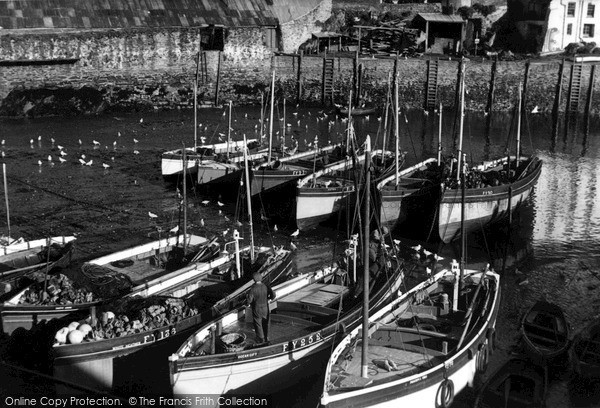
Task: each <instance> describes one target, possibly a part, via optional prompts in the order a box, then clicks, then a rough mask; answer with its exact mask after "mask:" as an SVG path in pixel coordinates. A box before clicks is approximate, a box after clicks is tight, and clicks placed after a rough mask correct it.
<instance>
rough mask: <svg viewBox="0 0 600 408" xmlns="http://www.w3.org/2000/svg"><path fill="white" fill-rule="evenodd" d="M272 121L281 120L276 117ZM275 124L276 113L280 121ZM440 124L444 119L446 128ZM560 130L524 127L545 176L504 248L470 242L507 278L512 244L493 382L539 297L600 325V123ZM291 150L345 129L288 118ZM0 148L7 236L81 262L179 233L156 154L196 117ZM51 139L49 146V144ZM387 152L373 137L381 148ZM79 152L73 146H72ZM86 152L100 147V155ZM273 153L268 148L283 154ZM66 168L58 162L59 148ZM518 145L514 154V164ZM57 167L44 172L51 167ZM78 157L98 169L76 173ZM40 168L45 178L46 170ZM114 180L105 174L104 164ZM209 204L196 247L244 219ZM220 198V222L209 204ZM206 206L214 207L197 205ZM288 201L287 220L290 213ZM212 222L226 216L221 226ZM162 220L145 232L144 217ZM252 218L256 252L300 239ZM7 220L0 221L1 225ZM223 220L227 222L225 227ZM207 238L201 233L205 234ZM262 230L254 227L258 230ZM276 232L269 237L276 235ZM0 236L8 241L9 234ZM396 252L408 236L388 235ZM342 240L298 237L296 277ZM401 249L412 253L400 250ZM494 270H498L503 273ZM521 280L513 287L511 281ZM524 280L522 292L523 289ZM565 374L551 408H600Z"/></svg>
mask: <svg viewBox="0 0 600 408" xmlns="http://www.w3.org/2000/svg"><path fill="white" fill-rule="evenodd" d="M276 112H277V111H276ZM281 115H282V111H281V109H279V113H278V116H281ZM445 115H446V114H445ZM198 118H199V119H198V121H199V130H198V135H199V137H205V138H206V140H207V142H215V141H217V139H218V138H219V137H221V138H223V135H225V134H226V133H227V127H228V125H227V117H226V116H225V111H224V110H222V109H207V110H201V111H199V115H198ZM259 121H260V110H259V109H257V108H237V109H234V115H233V120H232V137H233V138H235V139H238V138H241V135H242V134H246V135H247V136H248V137H258V136H259V129H258V128H259V126H260V125H259ZM579 122H580V123H576V124H571V126H570V128H566V127H565V126H564V124H561V126H560V127H559V128H558V130H554V129H553V123H552V119H551V118H549V117H543V116H539V115H528V117H527V118H526V121H525V126H524V127H523V130H522V134H523V136H522V147H523V153H524V154H531V153H533V154H537V155H538V156H539V157H540V158H541V159H542V160H543V161H544V165H543V170H542V174H541V176H540V179H539V181H538V183H537V186H536V188H535V190H534V194H533V196H532V198H531V200H530V202H529V203H528V205H527V206H525V207H524V208H523V209H522V211H521V212H520V213H519V214H518V215H517V216H516V217H515V223H514V225H513V226H512V229H511V234H510V236H509V237H508V239H507V235H506V231H505V230H504V229H496V230H492V231H488V232H487V233H486V234H475V235H474V236H472V237H469V239H468V244H469V249H468V262H488V261H490V260H491V261H492V262H494V264H495V265H496V266H497V270H498V266H499V267H501V265H502V262H501V260H502V259H503V257H504V253H505V247H506V245H507V243H508V252H507V264H508V265H509V266H512V267H511V268H507V270H506V272H505V273H504V275H503V299H502V306H501V312H500V316H499V320H498V336H499V342H500V350H499V352H496V353H495V354H494V356H493V357H492V359H491V362H490V367H489V369H488V373H490V371H493V370H494V369H495V368H498V367H499V366H500V365H501V364H502V363H503V362H504V361H506V360H507V359H508V358H509V357H510V355H511V353H513V352H514V351H515V347H514V346H515V345H516V344H517V341H518V330H517V329H518V321H519V319H520V317H521V315H522V314H523V312H524V311H525V310H526V309H527V308H528V307H529V306H531V305H532V304H533V303H534V302H535V301H536V300H538V299H539V298H540V296H542V295H545V296H546V297H547V298H548V299H550V300H552V301H553V302H555V303H557V304H559V305H560V306H561V307H562V308H563V309H564V311H565V313H566V315H567V318H568V320H569V323H570V325H571V326H572V328H573V330H574V332H576V331H577V330H579V329H581V328H582V327H583V326H584V325H585V324H586V322H588V321H589V320H590V319H591V318H592V317H594V316H595V315H596V314H597V313H598V312H599V311H598V310H599V309H598V306H599V304H600V276H598V275H597V271H599V270H600V200H599V199H598V198H599V197H598V195H599V194H600V123H599V122H598V121H597V120H592V122H591V123H590V124H589V126H585V124H584V123H583V119H580V120H579ZM283 123H284V122H283V120H276V121H274V133H276V132H277V133H276V137H279V136H281V135H282V134H283V133H284V132H283ZM285 123H287V124H289V126H285V128H286V132H285V134H286V139H287V141H288V143H289V138H290V136H291V135H293V136H294V137H295V138H296V139H298V140H299V142H300V148H304V147H305V146H306V145H308V144H309V143H312V142H313V141H314V138H315V136H317V137H318V140H319V142H320V143H321V144H322V143H327V142H328V141H329V140H331V141H336V140H339V139H340V138H342V137H344V136H343V135H344V132H345V129H346V122H344V121H343V120H342V119H341V118H337V117H336V116H335V115H329V116H327V115H326V112H324V111H322V110H320V109H300V108H297V107H292V108H291V109H290V107H289V105H288V110H287V114H286V120H285ZM487 123H488V117H486V116H484V115H483V114H478V113H469V114H467V116H466V121H465V129H464V147H463V151H464V152H465V153H466V154H467V160H468V161H469V162H472V163H474V162H478V161H481V160H485V159H489V158H495V157H497V156H498V155H500V154H503V153H504V152H505V150H506V146H507V139H508V138H509V136H510V135H511V133H512V132H510V129H511V127H512V125H513V121H512V119H511V117H510V116H508V115H496V116H495V117H494V118H493V121H492V122H491V126H490V127H489V129H488V126H487ZM401 125H402V126H401V133H402V135H401V142H400V144H401V147H402V150H403V151H406V152H407V164H411V163H414V162H416V161H417V160H419V159H421V158H422V157H423V156H427V155H431V154H434V152H435V151H436V149H437V138H438V115H437V114H436V113H434V112H432V113H430V114H429V115H425V114H423V113H421V112H409V113H408V114H407V115H406V121H405V122H404V123H402V124H401ZM380 127H381V121H378V118H377V117H376V116H371V117H369V118H360V119H358V120H357V121H356V132H357V136H358V137H359V139H362V138H364V137H365V135H367V134H369V135H371V136H372V137H373V138H377V136H378V134H380ZM455 127H456V124H455V121H454V119H453V118H452V117H451V116H450V115H447V116H446V117H444V120H443V132H442V133H443V150H444V154H451V153H452V152H453V151H454V149H455V139H454V137H453V134H454V133H455V132H454V131H453V129H455ZM0 139H3V141H2V146H1V147H2V151H3V153H4V154H3V157H4V161H5V163H6V164H7V168H8V170H7V172H8V180H9V187H8V191H9V197H10V203H11V224H12V225H11V227H12V231H11V233H12V235H13V236H18V235H23V236H27V237H28V238H36V237H38V236H45V235H48V234H53V235H60V234H71V233H77V234H79V237H80V241H81V244H80V245H79V252H78V255H79V257H80V258H81V259H85V258H88V259H89V258H90V257H92V256H97V255H99V253H100V252H107V251H110V250H116V249H119V248H122V247H124V246H125V244H124V242H127V243H128V244H133V243H140V242H142V241H143V240H144V239H146V237H147V236H148V234H150V235H152V233H156V231H157V228H162V229H163V230H164V229H167V228H171V227H172V226H174V225H175V224H176V223H177V218H178V214H177V206H176V204H175V198H174V195H175V192H174V186H172V185H168V184H165V183H164V182H163V181H162V178H161V177H160V164H159V160H160V153H161V152H162V151H164V150H167V149H174V148H178V147H181V144H182V143H185V144H186V145H188V146H190V145H192V144H193V121H192V113H191V112H165V113H143V114H142V113H140V114H126V115H125V114H124V115H106V116H98V117H86V118H47V119H27V120H6V119H5V120H2V121H0ZM52 139H54V142H52ZM378 140H379V142H378V143H381V137H379V139H378ZM80 141H81V142H80ZM94 141H95V142H96V143H94ZM277 143H279V142H275V144H277ZM58 145H60V146H62V147H63V150H65V151H66V152H67V153H68V155H67V156H64V158H65V160H66V161H65V162H64V163H60V162H59V159H58V158H59V148H58ZM514 145H515V142H514V139H513V141H512V144H511V151H512V152H513V154H514ZM49 155H50V156H51V158H52V161H49V160H48V156H49ZM81 155H85V159H83V160H85V161H86V162H87V163H89V161H90V160H93V163H92V164H91V165H89V166H87V165H82V164H80V162H79V159H80V158H81ZM40 163H41V164H40ZM103 163H104V164H107V165H109V166H110V167H109V168H106V169H105V168H104V167H103V166H102V164H103ZM217 194H219V193H217V192H214V191H195V192H193V193H192V200H195V201H194V203H195V204H194V205H193V206H192V210H191V211H190V212H189V213H190V214H189V218H190V223H191V224H192V226H193V227H194V226H195V227H196V228H198V229H200V232H201V233H206V234H211V233H212V234H222V233H223V231H225V230H227V229H228V228H232V224H231V222H230V221H227V219H229V220H233V219H234V218H235V216H236V213H237V210H238V209H239V208H240V206H238V205H237V204H236V202H235V200H230V201H227V198H228V195H224V196H223V197H218V195H217ZM219 198H221V199H222V200H223V201H226V203H225V204H226V205H225V206H224V207H223V208H218V207H217V206H216V205H214V204H212V203H214V202H216V200H217V199H219ZM204 199H209V200H211V204H209V205H208V206H201V205H199V202H200V201H201V200H204ZM290 203H293V201H288V202H287V204H285V203H282V204H281V205H282V206H284V207H285V206H286V205H287V206H288V207H289V206H292V205H293V204H290ZM219 210H222V211H223V214H219ZM148 211H151V212H153V213H156V214H159V218H158V219H150V218H149V217H148V215H147V212H148ZM254 212H255V215H258V214H260V213H263V214H264V215H267V217H268V218H270V219H269V221H268V222H260V221H255V225H256V227H257V228H256V232H257V236H258V238H257V240H258V242H259V243H264V244H269V243H271V242H274V243H275V244H280V245H286V244H288V243H289V240H290V238H289V234H290V233H291V232H292V231H294V230H295V226H294V224H293V220H292V219H290V218H289V217H287V218H286V217H285V216H282V214H285V213H286V212H288V211H287V210H286V209H284V210H283V211H279V212H277V211H276V208H275V209H274V205H273V200H271V202H270V203H263V202H260V201H259V202H258V203H257V204H256V205H255V207H254ZM2 214H4V211H3V212H2ZM225 216H228V217H227V219H226V218H225ZM201 219H202V220H204V223H205V226H204V227H199V225H200V220H201ZM255 219H258V217H255ZM275 224H278V228H277V231H274V225H275ZM0 230H1V232H2V233H4V234H6V233H7V225H6V220H5V218H4V216H3V219H2V220H0ZM394 235H395V237H398V238H403V239H404V235H405V234H403V232H402V231H394ZM340 236H341V237H342V238H345V237H343V234H342V233H338V232H336V231H334V230H332V229H330V228H325V227H319V228H317V229H315V230H312V231H309V232H306V233H302V234H301V235H300V236H299V237H298V239H297V240H296V241H295V242H296V245H297V247H298V249H297V255H296V259H297V261H296V263H297V267H298V269H299V270H302V269H309V268H314V267H318V266H321V265H322V264H324V263H327V262H330V261H331V257H332V255H331V254H332V250H333V248H334V245H335V242H336V239H337V238H338V237H340ZM407 241H409V240H408V239H407ZM432 249H436V250H439V252H440V253H441V254H442V255H445V256H446V257H456V256H457V254H458V249H457V248H456V246H453V245H448V246H446V247H439V248H438V247H437V246H436V247H435V248H432ZM498 262H499V263H498ZM515 266H516V267H517V268H518V271H519V273H520V274H517V273H515V272H514V267H515ZM524 276H526V277H527V280H528V282H529V283H528V284H524V285H519V284H518V283H517V279H518V280H519V281H522V280H523V277H524ZM569 380H570V374H569V370H568V369H565V370H564V372H561V373H557V374H556V375H555V376H554V377H553V380H552V382H551V387H550V392H549V396H548V406H550V407H572V406H594V405H598V404H599V403H598V401H599V399H598V397H594V396H585V397H584V398H581V397H579V396H574V395H571V393H570V392H569V388H570V387H569V385H570V382H569ZM298 384H299V385H298V386H297V387H294V388H293V389H291V390H287V391H286V392H285V393H281V394H278V395H276V396H275V401H276V402H277V404H278V405H279V406H297V407H304V406H307V407H313V406H316V405H317V403H318V396H319V393H320V389H321V386H322V378H321V377H320V376H315V377H311V378H305V379H299V383H298ZM472 403H473V399H472V393H470V392H465V393H463V395H460V396H459V397H458V398H457V401H456V402H455V405H457V406H461V407H468V406H471V405H472Z"/></svg>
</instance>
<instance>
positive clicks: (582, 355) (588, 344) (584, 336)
mask: <svg viewBox="0 0 600 408" xmlns="http://www.w3.org/2000/svg"><path fill="white" fill-rule="evenodd" d="M571 355H572V360H573V366H574V368H575V372H576V373H577V374H578V375H579V376H580V377H581V378H587V379H591V380H598V379H600V320H599V319H598V318H595V319H594V320H593V321H592V322H591V323H589V324H588V325H587V326H586V327H585V328H584V329H583V330H581V331H580V332H579V333H577V334H576V335H575V338H574V339H573V346H572V347H571Z"/></svg>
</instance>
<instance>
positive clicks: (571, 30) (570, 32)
mask: <svg viewBox="0 0 600 408" xmlns="http://www.w3.org/2000/svg"><path fill="white" fill-rule="evenodd" d="M571 34H573V24H567V35H571Z"/></svg>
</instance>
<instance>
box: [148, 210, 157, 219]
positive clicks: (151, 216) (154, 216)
mask: <svg viewBox="0 0 600 408" xmlns="http://www.w3.org/2000/svg"><path fill="white" fill-rule="evenodd" d="M148 217H150V218H157V217H158V215H156V214H154V213H152V212H150V211H148Z"/></svg>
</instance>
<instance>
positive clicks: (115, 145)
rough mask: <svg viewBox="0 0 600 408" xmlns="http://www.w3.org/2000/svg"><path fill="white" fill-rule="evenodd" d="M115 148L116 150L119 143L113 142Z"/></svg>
mask: <svg viewBox="0 0 600 408" xmlns="http://www.w3.org/2000/svg"><path fill="white" fill-rule="evenodd" d="M113 148H115V149H116V148H117V141H116V140H115V141H114V142H113Z"/></svg>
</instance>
